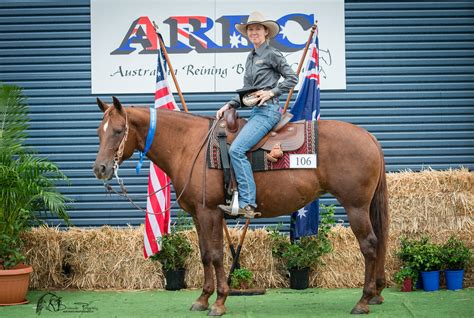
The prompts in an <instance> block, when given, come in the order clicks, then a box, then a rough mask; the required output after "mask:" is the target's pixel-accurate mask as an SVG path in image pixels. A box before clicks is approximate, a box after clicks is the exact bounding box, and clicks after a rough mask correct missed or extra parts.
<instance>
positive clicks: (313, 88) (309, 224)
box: [290, 28, 320, 241]
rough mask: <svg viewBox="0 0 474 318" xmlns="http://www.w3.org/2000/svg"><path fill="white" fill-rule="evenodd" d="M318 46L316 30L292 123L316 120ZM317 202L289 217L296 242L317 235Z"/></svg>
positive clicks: (292, 109) (292, 236) (291, 234)
mask: <svg viewBox="0 0 474 318" xmlns="http://www.w3.org/2000/svg"><path fill="white" fill-rule="evenodd" d="M318 50H319V45H318V29H317V28H316V31H315V32H314V35H313V38H312V41H311V44H310V46H309V52H310V56H309V60H308V62H307V64H306V67H305V69H306V72H305V76H304V79H303V84H302V85H301V89H300V90H299V92H298V96H297V97H296V101H295V104H294V105H293V107H292V108H291V113H292V114H293V118H292V119H291V120H292V121H297V120H301V119H305V120H318V119H319V115H320V114H319V113H320V112H319V108H320V107H319V106H320V87H319V84H320V77H319V51H318ZM318 221H319V200H315V201H313V202H311V203H310V204H308V205H307V206H305V207H304V208H302V209H300V210H298V211H297V212H294V213H293V214H292V215H291V224H290V237H291V240H292V241H293V240H297V239H298V238H300V237H302V236H310V235H315V234H317V233H318Z"/></svg>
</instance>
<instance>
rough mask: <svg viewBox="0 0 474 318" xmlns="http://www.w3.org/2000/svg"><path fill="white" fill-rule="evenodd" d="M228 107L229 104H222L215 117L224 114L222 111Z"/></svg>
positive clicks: (218, 117) (219, 117)
mask: <svg viewBox="0 0 474 318" xmlns="http://www.w3.org/2000/svg"><path fill="white" fill-rule="evenodd" d="M229 109H230V105H229V104H225V105H224V106H222V107H221V108H220V109H219V110H218V111H217V113H216V118H217V119H221V118H222V115H224V112H225V111H226V110H229Z"/></svg>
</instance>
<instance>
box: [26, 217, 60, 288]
mask: <svg viewBox="0 0 474 318" xmlns="http://www.w3.org/2000/svg"><path fill="white" fill-rule="evenodd" d="M22 241H23V243H24V247H23V253H24V255H25V256H26V263H27V264H31V265H33V267H34V271H33V273H32V274H31V276H30V286H31V287H32V288H58V287H63V286H64V276H63V274H62V273H63V259H64V251H63V249H62V248H61V241H62V233H61V232H60V231H59V230H58V228H48V227H43V226H41V227H38V228H34V229H32V230H31V231H29V232H26V233H24V234H23V235H22Z"/></svg>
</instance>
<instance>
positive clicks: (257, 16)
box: [235, 11, 280, 38]
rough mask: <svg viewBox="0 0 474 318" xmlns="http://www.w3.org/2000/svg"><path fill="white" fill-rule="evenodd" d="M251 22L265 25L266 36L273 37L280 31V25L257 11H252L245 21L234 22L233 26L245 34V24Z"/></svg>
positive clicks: (247, 24)
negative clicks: (240, 22)
mask: <svg viewBox="0 0 474 318" xmlns="http://www.w3.org/2000/svg"><path fill="white" fill-rule="evenodd" d="M251 24H261V25H263V26H265V27H266V28H267V30H268V37H269V38H273V37H275V36H276V35H277V34H278V33H280V25H279V24H278V23H277V22H276V21H273V20H266V19H265V18H264V17H263V14H261V13H260V12H258V11H255V12H252V13H251V14H250V16H249V18H248V19H247V23H242V24H236V25H235V28H236V29H237V31H239V32H240V33H242V34H243V35H244V36H247V26H249V25H251Z"/></svg>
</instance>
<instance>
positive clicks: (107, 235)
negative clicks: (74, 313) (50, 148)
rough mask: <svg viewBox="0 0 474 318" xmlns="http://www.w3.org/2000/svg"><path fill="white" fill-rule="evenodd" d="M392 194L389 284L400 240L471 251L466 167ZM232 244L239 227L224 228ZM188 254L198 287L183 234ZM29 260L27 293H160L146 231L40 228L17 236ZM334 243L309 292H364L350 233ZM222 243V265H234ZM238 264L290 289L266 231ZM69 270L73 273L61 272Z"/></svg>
mask: <svg viewBox="0 0 474 318" xmlns="http://www.w3.org/2000/svg"><path fill="white" fill-rule="evenodd" d="M387 184H388V189H389V196H390V201H389V202H390V203H389V204H390V215H391V224H390V235H389V243H388V249H387V261H386V274H387V279H388V283H389V285H393V281H392V277H393V274H394V273H395V271H396V270H398V268H399V266H400V264H399V263H398V261H397V259H396V257H395V252H396V251H397V249H398V246H399V243H400V237H401V236H402V235H405V236H407V237H409V238H419V237H420V236H421V235H424V234H427V235H430V236H431V237H432V241H433V242H436V243H441V242H444V241H445V240H446V239H447V238H448V237H449V236H450V235H452V234H457V235H458V236H460V238H461V239H462V240H463V241H464V242H465V243H466V244H467V245H468V246H469V248H471V250H473V251H474V240H473V235H474V234H473V233H474V231H473V230H474V229H473V227H474V218H473V214H474V187H473V185H474V174H473V173H472V172H469V171H467V169H459V170H448V171H432V170H426V171H422V172H417V173H414V172H401V173H391V174H388V175H387ZM229 233H230V236H231V238H232V241H233V242H234V245H235V246H237V244H238V242H239V239H240V235H241V233H242V227H241V226H237V227H235V228H231V229H229ZM185 234H186V236H187V238H188V239H189V241H190V243H191V246H192V249H193V252H192V254H191V256H190V257H189V259H188V260H187V262H186V267H187V273H186V284H187V286H188V288H202V285H203V268H202V263H201V256H200V253H199V242H198V239H197V234H196V232H195V231H194V230H191V231H187V232H186V233H185ZM22 239H23V241H24V242H25V248H24V252H25V254H26V255H27V262H28V263H29V264H31V265H33V267H34V272H33V275H32V278H31V282H30V286H31V287H32V288H65V287H72V288H79V289H88V290H90V289H150V288H163V287H164V278H163V276H164V275H163V272H162V269H161V265H160V264H159V262H154V261H151V260H145V259H144V258H143V227H140V228H132V227H128V228H112V227H108V226H104V227H102V228H98V229H78V228H70V229H68V230H66V231H60V230H58V229H57V228H46V227H39V228H36V229H33V230H32V231H30V232H29V233H25V235H23V237H22ZM330 239H331V241H332V243H333V246H334V251H333V252H332V253H330V254H327V255H325V256H324V257H323V258H322V260H323V262H324V263H325V266H317V267H315V268H313V269H312V271H311V276H310V286H312V287H323V288H342V287H345V288H347V287H362V286H363V282H364V258H363V256H362V254H361V252H360V250H359V244H358V242H357V240H356V239H355V237H354V234H353V233H352V230H351V229H350V228H345V227H343V226H340V225H339V226H336V227H334V228H333V229H332V233H331V238H330ZM231 261H232V258H231V254H230V251H229V248H228V244H227V242H226V244H225V246H224V266H225V269H226V270H229V269H230V266H231ZM240 264H241V266H243V267H246V268H248V269H250V270H252V271H253V272H254V273H255V281H256V286H258V287H266V288H278V287H288V286H289V280H288V279H287V278H286V276H285V275H286V270H285V269H284V268H282V267H281V266H280V265H281V264H279V263H278V262H277V261H276V260H274V259H273V257H272V254H271V241H270V238H269V236H268V232H267V231H266V230H265V229H256V230H249V231H248V232H247V236H246V239H245V242H244V247H243V249H242V253H241V259H240ZM64 268H70V273H69V274H67V273H64ZM464 282H465V284H464V286H465V287H471V286H474V268H470V269H468V270H467V271H466V273H465V281H464Z"/></svg>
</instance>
